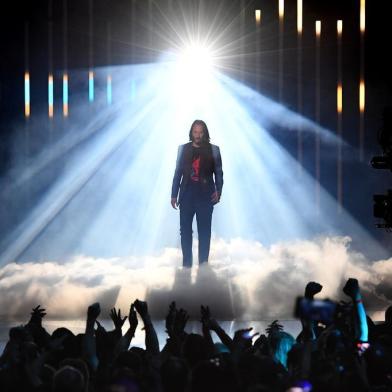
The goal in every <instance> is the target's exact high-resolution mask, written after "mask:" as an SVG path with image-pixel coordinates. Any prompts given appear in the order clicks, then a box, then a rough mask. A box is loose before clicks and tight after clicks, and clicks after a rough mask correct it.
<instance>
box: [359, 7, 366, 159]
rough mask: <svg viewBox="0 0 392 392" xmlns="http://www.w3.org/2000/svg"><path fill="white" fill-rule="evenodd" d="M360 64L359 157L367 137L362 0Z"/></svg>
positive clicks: (362, 11)
mask: <svg viewBox="0 0 392 392" xmlns="http://www.w3.org/2000/svg"><path fill="white" fill-rule="evenodd" d="M359 28H360V64H359V159H360V161H361V162H362V161H363V158H364V138H365V31H366V1H365V0H360V15H359Z"/></svg>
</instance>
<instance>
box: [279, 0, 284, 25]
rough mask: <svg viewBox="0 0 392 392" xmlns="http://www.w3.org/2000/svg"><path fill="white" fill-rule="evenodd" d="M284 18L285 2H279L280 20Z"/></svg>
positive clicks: (282, 0)
mask: <svg viewBox="0 0 392 392" xmlns="http://www.w3.org/2000/svg"><path fill="white" fill-rule="evenodd" d="M283 18H284V0H279V19H281V20H282V19H283Z"/></svg>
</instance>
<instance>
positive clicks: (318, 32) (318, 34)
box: [315, 20, 321, 214]
mask: <svg viewBox="0 0 392 392" xmlns="http://www.w3.org/2000/svg"><path fill="white" fill-rule="evenodd" d="M315 33H316V91H315V98H316V108H315V109H316V110H315V120H316V123H317V124H320V102H321V99H320V98H321V85H320V83H321V79H320V40H321V21H320V20H316V24H315ZM315 137H316V141H315V164H316V165H315V166H316V167H315V169H316V212H317V214H320V178H321V176H320V174H321V170H320V131H319V129H317V131H316V135H315Z"/></svg>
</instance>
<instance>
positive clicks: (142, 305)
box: [133, 299, 148, 320]
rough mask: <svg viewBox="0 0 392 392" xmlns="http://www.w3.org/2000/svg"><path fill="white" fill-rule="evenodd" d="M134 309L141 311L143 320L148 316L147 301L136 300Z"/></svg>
mask: <svg viewBox="0 0 392 392" xmlns="http://www.w3.org/2000/svg"><path fill="white" fill-rule="evenodd" d="M133 306H134V309H135V310H136V311H137V312H138V313H139V315H140V317H141V318H142V320H144V319H145V318H146V317H147V316H148V307H147V302H145V301H140V300H138V299H137V300H136V301H135V302H134V303H133Z"/></svg>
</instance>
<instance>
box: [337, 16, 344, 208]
mask: <svg viewBox="0 0 392 392" xmlns="http://www.w3.org/2000/svg"><path fill="white" fill-rule="evenodd" d="M336 30H337V45H338V61H337V66H338V69H337V73H338V77H337V88H336V111H337V135H338V138H339V140H338V156H337V201H338V212H339V213H341V212H342V207H343V151H342V144H343V127H342V115H343V82H342V33H343V21H342V20H338V21H337V25H336Z"/></svg>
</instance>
